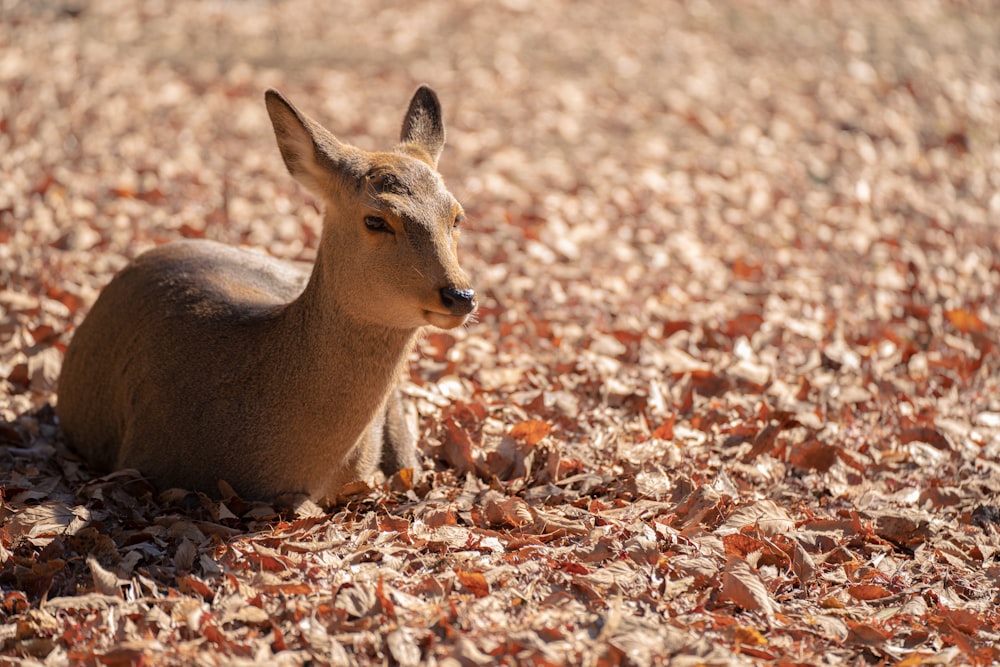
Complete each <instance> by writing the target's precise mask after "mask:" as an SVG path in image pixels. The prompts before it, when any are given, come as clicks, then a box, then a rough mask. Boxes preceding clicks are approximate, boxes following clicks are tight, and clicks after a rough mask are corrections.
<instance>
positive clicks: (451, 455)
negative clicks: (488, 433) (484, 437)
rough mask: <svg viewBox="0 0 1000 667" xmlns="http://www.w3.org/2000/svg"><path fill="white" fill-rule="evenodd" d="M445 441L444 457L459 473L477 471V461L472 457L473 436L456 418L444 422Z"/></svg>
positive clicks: (443, 444)
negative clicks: (470, 435) (471, 436)
mask: <svg viewBox="0 0 1000 667" xmlns="http://www.w3.org/2000/svg"><path fill="white" fill-rule="evenodd" d="M444 428H445V431H444V442H443V443H442V446H441V456H442V458H443V459H444V460H445V461H446V462H447V463H448V464H449V465H450V466H451V467H453V468H454V469H455V472H456V473H458V474H459V475H465V474H467V473H470V472H475V471H476V462H475V460H474V459H473V457H472V438H470V437H469V432H468V431H467V430H465V429H464V428H463V427H462V426H461V425H460V424H458V423H457V422H456V421H455V420H454V419H448V420H447V421H445V422H444Z"/></svg>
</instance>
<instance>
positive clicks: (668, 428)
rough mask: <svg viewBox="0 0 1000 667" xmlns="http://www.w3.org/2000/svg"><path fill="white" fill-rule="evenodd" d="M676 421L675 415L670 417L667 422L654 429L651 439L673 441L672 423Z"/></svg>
mask: <svg viewBox="0 0 1000 667" xmlns="http://www.w3.org/2000/svg"><path fill="white" fill-rule="evenodd" d="M676 421H677V415H670V416H669V417H667V420H666V421H665V422H663V423H662V424H660V425H659V426H657V427H656V429H655V430H654V431H653V437H654V438H659V439H660V440H673V439H674V422H676Z"/></svg>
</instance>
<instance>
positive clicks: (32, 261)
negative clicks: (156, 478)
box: [0, 0, 1000, 665]
mask: <svg viewBox="0 0 1000 667" xmlns="http://www.w3.org/2000/svg"><path fill="white" fill-rule="evenodd" d="M0 43H2V44H3V48H2V49H0V174H2V177H0V388H2V393H0V416H2V417H3V422H2V426H0V444H2V447H0V481H2V485H3V486H2V492H3V497H2V500H3V504H2V509H0V588H2V593H0V595H2V599H0V649H2V653H3V655H4V656H7V657H6V658H4V659H3V662H4V664H13V663H21V664H38V663H45V664H52V665H60V664H67V663H73V664H95V663H102V664H129V663H143V662H144V663H146V664H159V663H162V662H170V663H180V662H190V663H194V662H197V663H198V664H244V663H247V664H249V663H253V662H258V663H266V664H300V663H303V662H306V661H309V660H311V661H314V662H315V663H319V664H400V665H415V664H420V663H426V664H438V665H491V664H524V665H532V664H534V665H548V664H564V663H579V664H586V665H618V664H634V665H649V664H660V663H663V662H671V664H678V665H684V664H690V665H695V664H717V665H722V664H740V663H744V662H745V663H768V662H770V663H774V664H781V665H793V664H841V663H848V664H866V663H883V664H886V663H898V664H906V665H916V664H983V665H985V664H991V663H993V662H996V661H998V660H1000V648H998V646H997V639H998V638H1000V613H998V611H997V609H998V593H997V590H998V587H1000V560H998V557H1000V532H998V521H1000V464H998V459H1000V391H998V389H1000V353H998V335H997V331H998V329H1000V308H998V306H1000V241H998V236H1000V147H998V137H1000V12H998V11H997V7H996V5H995V4H994V3H991V2H980V3H976V2H946V3H939V2H930V1H928V2H924V1H914V2H910V3H906V8H905V12H904V10H903V9H902V8H901V7H900V6H899V4H898V3H896V2H892V1H890V0H884V1H883V0H866V1H865V2H837V3H814V2H789V3H782V4H781V6H780V8H778V7H776V6H775V5H773V4H772V3H767V2H759V3H754V2H707V1H701V2H697V1H692V2H687V3H682V2H659V1H656V2H654V1H652V0H650V1H648V2H633V3H626V4H621V3H611V2H596V1H595V2H569V1H566V2H558V1H557V2H542V3H530V2H523V1H522V0H504V1H502V2H495V3H479V2H472V1H471V0H462V1H458V2H449V3H442V2H430V1H427V2H414V3H405V4H403V5H400V4H398V3H382V2H376V1H371V0H363V1H360V2H350V3H323V2H318V1H316V0H294V1H287V2H241V3H229V2H170V3H150V2H138V1H132V0H101V1H98V2H88V3H73V2H56V1H43V2H37V1H34V0H23V1H18V0H7V1H6V2H0ZM420 82H427V83H430V84H431V85H432V86H434V87H435V88H436V89H437V90H438V92H439V94H440V96H441V99H442V101H443V104H444V107H445V113H446V119H447V123H448V127H449V145H448V147H447V148H446V152H445V155H444V156H443V158H442V164H441V167H442V171H443V173H444V174H445V176H446V177H447V179H448V182H449V184H450V186H451V188H452V190H453V191H454V192H455V194H456V195H457V196H458V197H459V199H460V200H461V201H462V202H463V204H464V206H465V208H466V210H467V212H468V214H469V218H470V222H469V224H468V227H467V231H466V232H465V234H464V235H463V239H462V244H463V254H464V263H465V265H466V267H467V269H468V271H469V273H470V274H471V275H472V276H473V278H474V282H475V284H476V286H477V287H478V289H479V290H480V293H481V294H482V296H483V299H482V301H483V305H482V309H481V311H480V316H479V321H478V322H477V323H475V324H473V325H471V326H469V327H468V328H467V329H464V330H460V331H457V332H449V333H429V335H427V336H426V338H425V339H424V341H423V342H422V344H421V346H420V355H419V357H415V358H414V363H413V367H412V374H411V377H410V379H409V381H408V382H407V383H406V385H405V387H404V391H405V393H406V394H407V395H408V396H409V398H410V401H411V405H412V414H411V417H412V419H413V420H414V421H415V423H416V424H417V425H418V427H419V431H420V435H421V448H422V453H423V456H424V460H425V465H426V467H427V468H429V469H430V471H431V472H430V473H429V474H428V475H426V476H425V477H424V478H422V479H419V480H414V479H413V478H412V477H410V476H408V475H402V476H396V477H395V478H393V479H391V480H388V481H385V482H384V483H382V482H377V481H374V482H372V484H371V485H358V486H357V488H356V489H355V491H356V493H354V494H352V495H350V496H348V497H346V498H341V499H339V500H338V502H335V503H333V504H330V505H326V504H314V503H310V502H295V501H294V499H293V500H292V501H289V502H288V503H284V504H280V503H279V504H276V505H274V506H272V505H264V504H260V503H252V502H247V501H244V500H241V499H238V498H230V499H228V500H226V501H225V502H221V503H220V502H217V501H212V500H209V499H207V498H204V497H199V496H196V495H193V494H188V493H185V492H183V491H178V490H172V491H167V492H163V493H157V492H156V491H155V490H154V489H153V488H152V487H151V486H150V485H149V484H148V483H147V482H146V481H144V480H143V479H142V478H141V477H139V476H138V475H136V474H135V473H133V472H122V473H118V474H114V475H110V476H106V477H95V476H94V474H93V473H92V472H90V471H88V470H87V469H86V468H85V467H84V466H83V465H82V464H81V463H80V461H79V460H78V459H77V458H76V457H74V456H73V454H72V453H71V452H68V451H67V450H66V448H65V446H64V445H63V444H62V443H61V441H60V436H59V432H58V426H57V423H56V421H55V420H54V417H53V411H52V408H51V406H52V405H54V404H55V402H56V400H57V387H56V379H57V377H58V371H59V367H60V364H61V359H62V354H63V351H64V350H65V346H66V343H67V342H68V340H69V339H70V338H71V337H72V334H73V329H74V327H75V326H76V325H78V324H79V322H80V321H81V320H82V318H83V317H84V316H85V315H86V313H87V310H88V308H89V306H90V305H91V304H92V303H93V301H94V299H95V298H96V295H97V293H98V291H99V290H100V289H101V287H102V286H103V285H105V284H106V283H107V282H108V280H109V279H110V278H111V276H112V275H113V274H114V272H115V271H117V270H118V269H120V268H121V267H122V266H123V265H124V264H125V263H126V261H127V260H128V259H130V258H132V257H134V256H136V255H137V254H138V253H140V252H141V251H143V250H145V249H147V248H150V247H152V246H153V245H155V244H158V243H163V242H167V241H170V240H173V239H178V238H182V237H205V238H212V239H218V240H222V241H226V242H230V243H233V244H246V245H250V246H254V247H258V248H262V249H264V250H266V251H268V252H270V253H272V254H274V255H277V256H281V257H287V258H290V259H301V260H309V259H311V258H312V256H313V253H314V249H315V246H316V241H317V234H318V231H319V227H318V221H319V216H318V213H317V211H316V208H315V205H314V203H313V202H311V201H310V200H309V198H308V196H307V195H306V194H305V193H304V192H303V191H302V190H301V189H299V188H298V187H297V186H296V185H295V184H294V183H293V182H292V180H291V179H290V178H289V177H288V176H287V175H286V174H285V173H284V169H283V166H282V164H281V162H280V158H279V156H278V153H277V150H276V148H275V145H274V141H273V138H272V135H271V130H270V127H269V124H268V121H267V117H266V113H265V110H264V106H263V99H262V97H263V96H262V93H263V90H264V89H265V88H267V87H269V86H274V87H278V88H280V89H281V90H282V91H283V92H284V93H285V94H286V95H287V96H288V97H289V98H290V99H292V100H293V101H294V102H295V103H296V104H297V105H298V106H299V107H300V108H302V109H303V110H305V111H307V112H308V113H310V114H312V115H313V116H315V117H316V118H318V119H320V120H322V121H323V122H324V123H325V124H326V125H327V126H328V127H329V128H331V129H332V130H334V131H335V132H337V133H339V134H340V136H341V137H343V138H344V139H347V140H349V141H351V142H354V143H357V144H358V145H360V146H362V147H365V148H375V147H385V146H387V145H389V144H390V143H391V142H392V141H393V140H394V138H395V135H396V132H397V131H398V129H397V128H398V123H399V120H400V118H401V116H402V112H403V110H404V107H405V104H406V101H407V100H408V98H409V95H410V93H411V92H412V90H413V89H414V87H415V86H416V85H417V84H418V83H420ZM307 398H308V397H303V400H307Z"/></svg>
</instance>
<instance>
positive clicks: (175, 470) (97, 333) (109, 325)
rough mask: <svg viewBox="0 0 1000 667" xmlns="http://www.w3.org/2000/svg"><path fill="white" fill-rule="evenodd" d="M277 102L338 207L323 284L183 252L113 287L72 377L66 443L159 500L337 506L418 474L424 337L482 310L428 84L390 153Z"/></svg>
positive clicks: (283, 146)
mask: <svg viewBox="0 0 1000 667" xmlns="http://www.w3.org/2000/svg"><path fill="white" fill-rule="evenodd" d="M266 101H267V108H268V112H269V114H270V116H271V121H272V124H273V126H274V130H275V135H276V137H277V140H278V146H279V148H280V150H281V154H282V157H283V159H284V161H285V164H286V166H287V167H288V170H289V172H290V173H291V174H292V175H293V176H294V177H295V178H296V179H298V180H299V181H300V182H301V183H302V184H303V185H305V186H306V187H307V188H308V189H309V190H311V191H312V192H313V194H314V195H316V196H317V197H319V198H320V199H321V200H322V201H323V203H324V205H325V211H326V212H325V216H324V223H323V233H322V237H321V239H320V245H319V249H318V252H317V258H316V263H315V265H314V267H313V270H312V273H311V275H308V276H307V275H305V274H302V273H300V272H299V271H298V270H297V269H295V268H294V267H292V266H290V265H288V264H285V263H282V262H280V261H278V260H275V259H273V258H270V257H267V256H265V255H263V254H259V253H255V252H251V251H246V250H241V249H236V248H232V247H228V246H224V245H221V244H218V243H213V242H210V241H180V242H176V243H171V244H168V245H165V246H162V247H159V248H156V249H154V250H151V251H149V252H147V253H145V254H143V255H142V256H140V257H139V258H138V259H136V260H135V261H134V262H132V263H131V264H130V265H129V266H127V267H126V268H125V269H124V270H123V271H122V272H121V273H120V274H119V275H118V276H116V277H115V279H114V280H112V282H111V283H110V284H109V285H108V286H107V288H106V289H105V290H104V292H103V293H102V294H101V296H100V298H99V299H98V300H97V302H96V303H95V304H94V307H93V309H92V310H91V312H90V313H89V315H88V316H87V318H86V319H85V321H84V322H83V324H81V325H80V328H79V329H78V330H77V332H76V334H75V335H74V337H73V340H72V342H71V343H70V346H69V349H68V350H67V352H66V359H65V361H64V363H63V369H62V375H61V376H60V378H59V404H58V407H57V412H58V415H59V419H60V423H61V425H62V428H63V431H64V432H65V434H66V436H67V438H68V440H69V441H70V443H71V444H72V445H73V446H74V447H75V448H76V449H77V450H78V451H79V452H80V453H81V454H82V455H83V456H85V457H86V458H87V459H89V460H90V461H91V463H92V464H93V465H94V466H96V467H98V468H101V469H105V470H107V469H115V468H123V467H131V468H137V469H139V470H140V471H142V472H143V473H145V474H146V475H148V476H149V477H150V479H152V481H153V482H154V483H155V484H157V486H159V487H161V488H166V487H171V486H178V487H183V488H188V489H194V490H200V491H205V492H208V493H212V494H217V493H218V491H217V489H218V486H217V485H218V480H220V479H223V480H226V481H227V482H228V483H229V484H231V485H232V487H233V488H234V489H235V490H236V491H237V492H238V493H240V494H241V495H244V496H246V497H253V498H268V497H272V496H274V495H276V494H280V493H286V492H290V493H307V494H309V495H310V496H312V497H314V498H320V497H324V496H325V497H329V498H332V497H334V496H335V495H336V494H337V493H339V492H340V491H341V489H342V488H343V486H344V484H346V483H347V482H350V481H352V480H357V479H362V478H365V477H367V476H368V475H370V474H371V473H373V472H374V470H375V468H376V467H377V466H381V468H382V470H383V471H384V472H385V473H387V474H391V473H392V472H394V471H395V470H398V469H400V468H403V467H417V466H418V459H417V456H416V451H415V443H414V439H413V436H412V435H411V434H410V433H409V432H408V429H407V428H406V423H405V419H403V413H402V406H401V405H400V404H399V398H398V395H397V393H396V391H395V388H396V386H397V383H398V379H399V377H400V374H401V373H402V371H403V370H404V368H405V366H406V361H407V355H408V354H409V352H410V350H411V349H412V347H413V343H414V340H415V337H416V335H417V334H418V332H419V330H420V329H421V328H423V327H424V326H425V325H428V324H431V325H434V326H438V327H444V328H451V327H455V326H459V325H461V324H462V323H463V322H465V320H466V318H467V316H468V315H469V313H470V312H471V311H472V310H473V309H474V307H475V301H474V297H473V294H472V292H471V290H469V284H468V280H467V278H466V276H465V274H464V273H463V272H462V269H461V268H460V266H459V264H458V259H457V255H456V243H457V241H458V231H457V229H456V228H455V223H456V220H459V219H460V218H461V217H462V212H461V207H460V206H459V205H458V203H457V202H456V201H455V199H454V197H452V195H451V194H450V193H449V192H448V190H447V189H446V188H445V186H444V183H443V181H442V180H441V177H440V176H439V175H438V173H437V171H436V166H437V158H438V156H439V155H440V153H441V148H442V147H443V145H444V126H443V123H442V121H441V111H440V106H439V104H438V102H437V97H436V96H435V95H434V93H433V92H432V91H431V90H430V89H429V88H426V87H421V88H420V89H418V90H417V92H416V93H415V94H414V96H413V100H412V101H411V103H410V108H409V110H408V111H407V114H406V117H405V119H404V122H403V131H402V135H401V142H400V144H399V145H398V146H397V147H396V148H395V149H394V150H392V151H389V152H376V153H370V152H366V151H362V150H360V149H357V148H354V147H351V146H348V145H345V144H342V143H341V142H340V141H338V140H337V139H336V138H335V137H334V136H333V135H332V134H330V133H329V132H328V131H327V130H325V129H324V128H323V127H322V126H320V125H319V124H318V123H316V122H315V121H313V120H311V119H309V118H308V117H306V116H305V115H303V114H301V113H300V112H299V111H297V110H296V109H295V108H294V107H293V106H292V105H291V104H290V103H288V102H287V101H286V100H285V99H284V98H283V97H281V95H280V94H278V93H277V92H275V91H268V93H267V95H266ZM382 223H384V228H379V226H380V225H381V224H382ZM373 225H374V227H375V228H374V229H373V228H372V226H373ZM456 294H458V295H459V296H460V298H458V299H457V300H456V299H455V298H453V297H454V295H456ZM449 295H451V296H449Z"/></svg>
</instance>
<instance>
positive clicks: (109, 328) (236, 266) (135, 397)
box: [57, 241, 307, 477]
mask: <svg viewBox="0 0 1000 667" xmlns="http://www.w3.org/2000/svg"><path fill="white" fill-rule="evenodd" d="M306 278H307V274H305V273H304V272H301V271H299V270H297V269H296V268H295V267H293V266H291V265H289V264H285V263H283V262H280V261H278V260H275V259H273V258H270V257H267V256H266V255H262V254H259V253H253V252H249V251H244V250H240V249H236V248H231V247H228V246H224V245H221V244H218V243H214V242H210V241H181V242H177V243H172V244H168V245H165V246H161V247H159V248H156V249H154V250H151V251H149V252H147V253H145V254H144V255H142V256H140V257H139V258H137V259H136V260H135V261H134V262H132V263H131V264H130V265H129V266H127V267H126V268H125V269H124V270H123V271H122V272H121V273H119V274H118V275H117V276H116V277H115V279H114V280H112V282H111V283H110V284H109V285H108V286H107V287H106V288H105V290H104V291H103V292H102V293H101V296H100V298H99V299H98V300H97V302H96V303H95V304H94V307H93V309H92V310H91V312H90V313H89V314H88V316H87V318H86V319H85V321H84V322H83V324H81V325H80V327H79V329H78V330H77V331H76V333H75V334H74V336H73V339H72V342H71V343H70V346H69V348H68V350H67V352H66V358H65V361H64V363H63V369H62V374H61V376H60V378H59V389H60V401H59V405H58V408H57V410H58V414H59V418H60V422H61V424H62V427H63V430H64V432H65V433H66V434H67V436H68V437H69V439H70V441H71V443H72V444H73V446H74V447H76V448H77V450H78V451H80V453H81V454H83V455H84V456H86V457H87V458H88V459H90V460H91V462H92V463H93V464H95V465H97V466H99V467H101V468H105V469H110V468H114V467H120V466H123V465H125V466H131V467H140V468H142V467H143V464H145V463H146V462H145V461H144V458H148V457H149V456H159V457H160V458H161V459H164V460H169V458H170V454H169V453H166V452H162V451H161V452H157V451H156V450H157V448H160V447H164V446H171V447H173V446H174V445H175V444H176V447H177V448H178V449H177V450H176V454H175V456H176V457H178V458H180V457H183V456H185V455H186V454H188V453H186V452H184V451H182V450H181V448H182V447H183V446H184V444H183V443H185V442H197V441H201V440H203V439H204V438H206V437H208V438H210V437H212V433H211V430H212V429H213V428H217V427H219V428H221V427H220V426H219V425H217V424H213V423H202V422H201V421H200V420H199V419H198V411H199V410H206V409H207V406H208V405H209V404H211V403H212V402H213V401H226V400H227V398H226V395H227V387H230V388H231V387H235V386H238V385H241V384H246V383H247V382H249V381H252V378H253V376H254V373H255V366H254V365H255V364H258V363H260V360H261V356H262V355H263V354H264V353H265V350H264V346H265V345H266V339H267V329H268V324H269V322H270V321H271V320H272V319H273V317H274V315H275V314H276V313H277V312H279V311H280V310H281V309H282V307H284V306H285V305H286V304H287V303H289V302H290V301H292V300H293V299H294V298H295V297H296V296H297V295H298V294H300V293H301V291H302V289H303V287H304V285H305V281H306ZM245 390H246V387H243V391H245ZM179 406H180V407H179ZM217 408H218V406H216V412H219V411H218V410H217ZM231 408H232V409H231V413H232V414H233V418H234V420H238V419H239V418H240V415H239V410H240V406H239V405H232V406H231ZM180 411H187V414H183V413H179V412H180ZM222 412H224V411H222ZM213 421H217V420H213ZM194 424H198V428H200V429H207V430H208V431H209V432H208V433H205V432H201V433H198V434H195V433H184V432H182V431H183V427H184V425H194ZM225 426H227V427H228V432H229V433H230V434H232V433H233V432H234V429H233V428H232V425H231V424H230V425H225ZM192 428H194V427H193V426H192ZM166 434H171V441H170V442H169V443H168V442H166V441H158V439H160V438H164V437H166ZM195 436H200V437H195ZM134 441H139V442H140V445H141V446H142V447H148V449H149V451H148V452H145V453H144V452H134V451H127V448H128V447H131V446H132V445H133V444H134ZM123 446H124V447H125V448H126V449H123ZM162 464H163V462H162V461H161V462H160V463H158V465H162ZM147 467H148V466H147ZM161 472H162V471H161ZM164 476H166V477H169V473H168V472H167V473H164Z"/></svg>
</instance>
